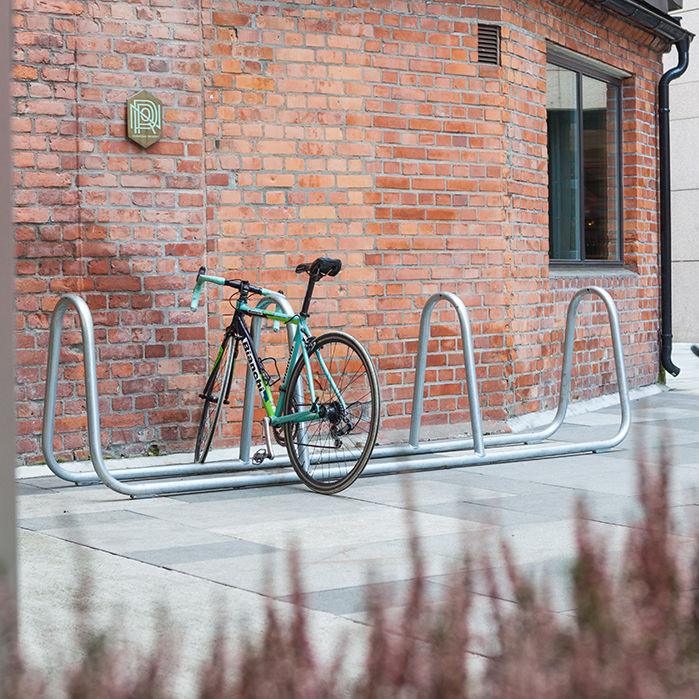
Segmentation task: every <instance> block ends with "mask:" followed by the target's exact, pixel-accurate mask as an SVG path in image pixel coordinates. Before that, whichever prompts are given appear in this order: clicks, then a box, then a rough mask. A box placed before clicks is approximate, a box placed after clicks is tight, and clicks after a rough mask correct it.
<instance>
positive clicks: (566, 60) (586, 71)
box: [546, 51, 624, 268]
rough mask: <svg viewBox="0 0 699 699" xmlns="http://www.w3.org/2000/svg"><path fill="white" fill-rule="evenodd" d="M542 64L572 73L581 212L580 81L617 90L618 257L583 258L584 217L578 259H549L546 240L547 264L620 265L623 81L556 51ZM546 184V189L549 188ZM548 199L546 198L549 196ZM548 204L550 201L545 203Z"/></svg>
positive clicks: (583, 190) (622, 223)
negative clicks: (574, 84) (576, 121)
mask: <svg viewBox="0 0 699 699" xmlns="http://www.w3.org/2000/svg"><path fill="white" fill-rule="evenodd" d="M546 63H547V64H548V63H551V64H553V65H555V66H558V67H559V68H564V69H566V70H570V71H571V72H573V73H575V74H576V103H577V107H576V111H577V115H578V123H579V124H580V125H581V126H580V128H579V129H578V138H577V148H578V154H579V155H580V157H579V158H578V160H579V163H578V177H579V181H580V183H581V185H580V187H579V190H580V191H579V192H578V196H579V202H578V203H579V206H580V211H584V198H585V186H584V183H585V177H584V170H585V164H584V158H583V157H582V154H583V153H584V150H583V148H584V146H583V128H582V123H583V122H582V118H583V107H582V105H583V100H582V83H583V80H582V78H583V76H587V77H590V78H594V79H595V80H599V81H601V82H604V83H607V84H608V85H613V86H614V87H615V88H616V93H617V100H616V102H617V110H616V122H617V123H616V172H617V175H616V179H617V188H616V189H617V196H616V199H617V202H616V206H617V228H618V233H617V250H618V256H617V258H616V259H613V260H601V259H597V258H595V259H586V258H585V230H584V228H585V221H584V217H583V216H581V217H580V222H579V226H578V240H579V246H580V258H579V259H574V260H571V259H563V258H552V257H551V256H550V250H551V246H550V243H549V266H550V267H557V268H584V267H615V268H619V267H623V266H624V209H623V207H622V202H623V188H624V171H623V162H622V159H623V132H622V122H623V119H622V111H623V81H622V80H621V78H617V77H614V76H612V75H609V73H605V72H604V70H597V69H596V68H595V67H594V66H590V65H588V64H587V63H584V62H583V61H576V60H575V59H574V58H570V57H568V56H562V55H560V54H558V53H552V52H551V51H549V52H547V56H546ZM547 157H548V144H547ZM550 186H551V185H550V183H549V191H550ZM549 202H550V199H549ZM549 207H550V204H549ZM551 234H552V230H551V223H550V219H549V241H550V240H551Z"/></svg>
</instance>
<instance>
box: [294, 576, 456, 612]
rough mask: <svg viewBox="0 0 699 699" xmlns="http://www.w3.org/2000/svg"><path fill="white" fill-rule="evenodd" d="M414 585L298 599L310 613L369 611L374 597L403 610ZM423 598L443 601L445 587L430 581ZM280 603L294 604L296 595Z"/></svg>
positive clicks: (395, 584)
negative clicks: (401, 607) (312, 610)
mask: <svg viewBox="0 0 699 699" xmlns="http://www.w3.org/2000/svg"><path fill="white" fill-rule="evenodd" d="M413 584H414V582H413V580H396V581H391V582H383V583H373V584H371V583H369V584H367V585H357V586H355V587H341V588H336V589H334V590H319V591H317V592H309V593H305V594H302V595H299V596H298V601H299V602H300V604H301V606H302V607H307V608H308V609H315V610H317V611H321V612H329V613H331V614H336V615H338V616H347V615H350V614H357V612H366V611H368V610H369V608H370V603H371V602H370V601H371V599H372V595H374V596H375V598H378V599H379V600H382V601H383V602H384V603H385V602H386V601H388V600H390V601H391V605H392V606H395V605H398V604H399V603H402V604H401V605H400V606H405V605H406V604H407V603H408V601H409V599H410V598H409V594H410V590H411V587H412V586H413ZM424 595H425V599H426V600H428V601H438V600H441V599H442V598H443V596H444V587H443V586H441V585H438V584H436V583H434V582H432V581H430V580H425V587H424ZM280 600H281V601H284V602H293V601H294V595H286V596H284V597H281V598H280Z"/></svg>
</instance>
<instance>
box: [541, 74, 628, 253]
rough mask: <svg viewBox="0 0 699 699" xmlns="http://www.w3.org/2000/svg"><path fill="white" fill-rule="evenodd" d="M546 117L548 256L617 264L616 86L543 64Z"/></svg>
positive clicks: (618, 234) (617, 146)
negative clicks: (544, 67)
mask: <svg viewBox="0 0 699 699" xmlns="http://www.w3.org/2000/svg"><path fill="white" fill-rule="evenodd" d="M546 114H547V125H548V157H549V167H548V170H549V221H550V223H549V228H550V252H549V254H550V258H551V259H552V260H565V261H569V260H571V261H575V260H579V261H584V260H605V261H609V260H611V261H614V260H619V259H620V253H621V250H620V243H619V240H620V224H619V219H620V215H619V214H620V212H619V206H618V201H619V177H620V173H619V166H618V159H619V129H618V114H619V87H618V85H616V84H613V83H610V82H605V81H604V80H600V79H596V78H593V77H590V76H588V75H584V74H582V73H581V72H580V71H577V70H574V69H572V68H565V67H562V66H558V65H555V64H552V63H548V64H547V71H546Z"/></svg>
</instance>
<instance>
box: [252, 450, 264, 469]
mask: <svg viewBox="0 0 699 699" xmlns="http://www.w3.org/2000/svg"><path fill="white" fill-rule="evenodd" d="M266 458H267V450H266V449H258V450H257V451H256V452H255V453H254V454H253V456H252V463H253V464H257V465H259V464H261V463H262V462H263V461H264V460H265V459H266Z"/></svg>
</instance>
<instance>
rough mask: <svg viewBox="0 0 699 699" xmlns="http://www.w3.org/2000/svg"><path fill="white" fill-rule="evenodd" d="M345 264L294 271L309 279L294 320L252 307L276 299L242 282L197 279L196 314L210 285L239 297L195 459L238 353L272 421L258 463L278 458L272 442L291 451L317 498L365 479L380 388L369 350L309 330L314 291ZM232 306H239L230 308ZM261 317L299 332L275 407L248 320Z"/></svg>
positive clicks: (209, 386)
mask: <svg viewBox="0 0 699 699" xmlns="http://www.w3.org/2000/svg"><path fill="white" fill-rule="evenodd" d="M341 267H342V264H341V262H340V260H336V259H331V258H327V257H319V258H318V259H316V260H315V261H314V262H312V263H303V264H300V265H298V266H297V267H296V273H297V274H302V273H303V272H306V273H307V274H308V276H309V279H308V286H307V288H306V295H305V297H304V300H303V305H302V307H301V312H300V313H298V314H296V315H288V314H286V313H282V312H280V311H278V310H268V309H263V308H255V307H253V306H249V305H248V297H249V296H250V295H255V294H256V295H265V294H269V293H271V292H270V291H269V290H268V289H264V288H261V287H257V286H254V285H253V284H250V283H249V282H247V281H243V280H228V279H224V278H223V277H216V276H211V275H207V274H206V268H205V267H201V268H200V270H199V273H198V274H197V279H196V283H195V286H194V294H193V297H192V303H191V308H192V310H196V308H197V306H198V305H199V296H200V294H201V290H202V287H203V285H204V283H205V282H210V283H213V284H218V285H221V286H225V287H230V288H232V289H235V290H236V291H238V297H237V300H236V301H235V305H234V309H235V310H234V313H233V317H232V319H231V322H230V324H229V325H228V327H227V328H226V330H225V333H224V336H223V341H222V342H221V348H220V349H219V352H218V355H217V356H216V359H215V360H214V364H213V367H212V368H211V372H210V374H209V378H208V379H207V382H206V385H205V386H204V390H203V392H202V393H201V394H200V397H201V398H202V399H203V401H204V404H203V406H202V413H201V419H200V421H199V431H198V433H197V438H196V444H195V449H194V459H195V461H197V462H199V463H203V462H204V461H205V459H206V457H207V455H208V453H209V449H210V447H211V443H212V441H213V438H214V433H215V431H216V424H217V422H218V419H219V417H220V415H221V412H222V409H223V406H224V405H227V404H228V403H229V394H230V390H231V383H232V379H233V372H234V370H235V363H236V360H237V358H238V352H239V349H240V346H241V345H242V347H243V351H244V354H245V359H246V361H247V364H248V366H249V367H250V371H251V373H252V376H253V378H254V381H255V385H256V386H257V391H258V393H259V395H260V399H261V401H262V405H263V407H264V409H265V412H266V416H265V417H264V419H263V422H262V425H263V431H264V437H265V448H263V449H260V450H259V451H257V452H256V453H255V455H254V456H253V463H255V464H261V463H262V462H263V461H264V460H265V459H273V458H274V456H273V453H272V435H273V436H274V439H275V441H276V442H277V443H278V444H280V445H281V446H284V447H286V450H287V453H288V455H289V460H290V462H291V465H292V466H293V468H294V470H295V471H296V473H297V474H298V476H299V478H300V479H301V480H302V481H303V482H304V483H305V484H306V485H307V486H308V487H309V488H310V489H311V490H314V491H316V492H319V493H326V494H330V493H337V492H339V491H341V490H344V489H345V488H347V487H348V486H350V485H351V484H352V483H353V482H354V481H355V480H356V479H357V478H358V477H359V475H360V474H361V472H362V471H363V469H364V466H365V465H366V463H367V461H368V460H369V457H370V456H371V452H372V450H373V448H374V444H375V443H376V436H377V433H378V427H379V409H380V399H379V389H378V379H377V377H376V370H375V369H374V366H373V364H372V362H371V359H370V357H369V355H368V353H367V351H366V350H365V349H364V347H362V345H361V344H360V343H359V342H358V341H357V340H355V339H354V338H353V337H352V336H351V335H348V334H347V333H344V332H341V331H336V330H333V331H330V332H326V333H324V334H322V335H320V336H319V337H317V338H316V337H313V335H312V334H311V332H310V329H309V326H308V318H309V306H310V303H311V297H312V295H313V290H314V287H315V285H316V283H317V282H318V281H320V280H321V279H322V278H323V277H325V276H330V277H334V276H336V275H337V274H338V272H339V271H340V268H341ZM231 303H233V302H232V301H231ZM248 317H262V318H266V319H268V320H271V321H273V322H278V323H283V324H291V325H293V326H295V327H296V333H295V335H294V341H293V344H292V346H291V347H290V349H289V356H288V361H287V365H286V370H285V372H284V376H283V378H281V384H280V386H279V390H278V396H277V400H276V402H275V400H274V397H273V395H272V392H271V388H270V387H271V385H273V384H274V383H276V381H274V380H272V379H271V377H270V375H269V374H268V372H267V371H266V370H265V367H264V361H265V360H262V359H260V356H259V354H258V352H257V351H256V349H255V346H254V343H253V341H252V338H251V333H250V329H249V326H248V325H246V323H245V318H248Z"/></svg>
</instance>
